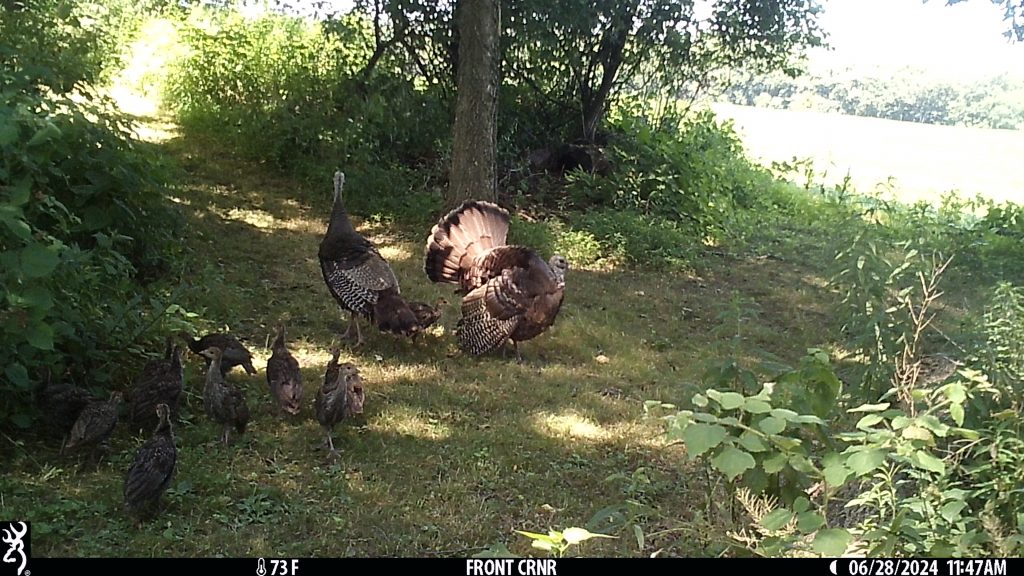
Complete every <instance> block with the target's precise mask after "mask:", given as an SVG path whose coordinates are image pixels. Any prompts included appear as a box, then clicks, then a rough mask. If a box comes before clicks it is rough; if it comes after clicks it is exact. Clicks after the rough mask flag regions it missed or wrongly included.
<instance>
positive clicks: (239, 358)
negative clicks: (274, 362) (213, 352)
mask: <svg viewBox="0 0 1024 576" xmlns="http://www.w3.org/2000/svg"><path fill="white" fill-rule="evenodd" d="M179 336H181V338H182V339H183V340H185V343H186V344H188V349H189V350H191V351H192V353H193V354H198V355H200V356H202V355H203V350H206V349H207V348H220V350H221V351H222V352H223V356H222V358H221V365H220V370H221V375H223V376H227V375H228V372H230V371H231V369H232V368H234V367H235V366H241V367H242V368H243V369H244V370H245V372H246V374H249V375H250V376H254V375H255V374H256V367H254V366H253V365H252V352H249V349H248V348H246V347H245V346H243V345H242V343H241V342H239V341H238V338H235V337H234V336H232V335H231V334H220V333H214V334H207V335H206V336H203V337H202V338H200V339H199V340H195V339H193V338H192V335H191V334H189V333H188V332H180V333H179ZM204 357H205V356H204ZM205 358H206V367H207V368H209V367H210V359H209V357H205Z"/></svg>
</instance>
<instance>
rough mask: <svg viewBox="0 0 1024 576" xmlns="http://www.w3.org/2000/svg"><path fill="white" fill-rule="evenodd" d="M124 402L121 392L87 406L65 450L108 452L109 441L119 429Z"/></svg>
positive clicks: (79, 417)
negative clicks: (118, 424) (84, 449)
mask: <svg viewBox="0 0 1024 576" xmlns="http://www.w3.org/2000/svg"><path fill="white" fill-rule="evenodd" d="M123 400H124V395H123V394H122V393H121V392H112V393H111V394H110V399H109V400H106V401H100V402H95V401H94V402H90V403H89V404H87V405H86V406H85V408H83V409H82V412H81V413H80V414H79V415H78V419H77V420H75V425H74V426H73V427H72V428H71V433H70V434H69V435H68V442H67V445H66V446H65V449H67V450H73V449H83V448H92V449H93V450H95V449H104V450H106V449H107V440H109V439H110V435H111V434H113V433H114V428H116V427H117V410H118V408H119V407H120V406H121V402H122V401H123Z"/></svg>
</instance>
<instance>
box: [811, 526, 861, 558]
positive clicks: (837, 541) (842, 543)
mask: <svg viewBox="0 0 1024 576" xmlns="http://www.w3.org/2000/svg"><path fill="white" fill-rule="evenodd" d="M852 539H853V538H852V537H851V536H850V533H849V532H847V531H846V530H843V529H842V528H826V529H824V530H822V531H820V532H818V533H817V534H816V535H815V536H814V542H813V543H812V544H811V548H813V549H814V551H815V552H817V553H818V554H821V555H822V556H826V557H832V558H835V557H838V556H842V555H843V553H844V552H846V548H847V546H849V545H850V541H851V540H852Z"/></svg>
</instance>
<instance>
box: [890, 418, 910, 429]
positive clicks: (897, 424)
mask: <svg viewBox="0 0 1024 576" xmlns="http://www.w3.org/2000/svg"><path fill="white" fill-rule="evenodd" d="M910 422H911V420H910V418H908V417H906V416H903V415H900V416H896V417H895V418H893V419H892V429H893V430H902V429H904V428H906V427H907V426H910Z"/></svg>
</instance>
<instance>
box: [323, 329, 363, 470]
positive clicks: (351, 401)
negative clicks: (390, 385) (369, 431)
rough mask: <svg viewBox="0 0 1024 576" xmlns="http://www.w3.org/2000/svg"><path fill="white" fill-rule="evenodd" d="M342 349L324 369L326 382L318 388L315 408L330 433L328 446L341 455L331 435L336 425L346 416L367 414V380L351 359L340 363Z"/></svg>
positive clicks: (334, 453)
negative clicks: (365, 386)
mask: <svg viewBox="0 0 1024 576" xmlns="http://www.w3.org/2000/svg"><path fill="white" fill-rule="evenodd" d="M339 354H340V351H339V350H338V349H337V348H335V349H334V350H332V351H331V355H332V357H331V361H330V363H329V364H328V365H327V370H326V371H325V372H324V383H323V386H321V387H320V390H318V391H317V394H316V400H315V403H314V408H315V411H316V419H317V421H318V422H320V425H321V426H322V427H323V428H324V431H325V432H326V433H327V445H328V446H329V447H330V449H331V452H330V454H331V456H337V454H338V451H337V450H335V449H334V439H333V438H332V437H331V436H332V434H333V432H334V426H335V424H337V423H338V422H341V421H342V420H344V419H347V418H351V417H352V416H353V415H356V414H362V413H363V402H364V401H365V399H366V394H365V392H364V391H363V380H362V377H361V376H360V374H359V368H357V367H356V365H355V364H352V363H351V362H344V363H341V364H339V363H338V356H339Z"/></svg>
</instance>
